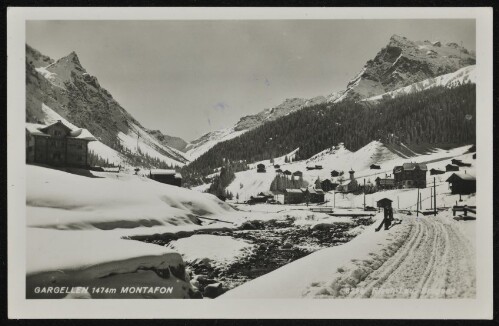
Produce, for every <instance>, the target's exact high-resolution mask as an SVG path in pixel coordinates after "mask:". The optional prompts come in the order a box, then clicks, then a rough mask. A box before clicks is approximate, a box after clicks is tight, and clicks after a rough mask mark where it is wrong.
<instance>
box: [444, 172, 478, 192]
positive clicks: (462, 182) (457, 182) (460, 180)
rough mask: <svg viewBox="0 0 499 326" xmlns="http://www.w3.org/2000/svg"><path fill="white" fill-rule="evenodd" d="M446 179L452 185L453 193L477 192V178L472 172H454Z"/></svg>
mask: <svg viewBox="0 0 499 326" xmlns="http://www.w3.org/2000/svg"><path fill="white" fill-rule="evenodd" d="M446 181H447V182H448V183H449V185H450V188H451V192H452V194H461V195H467V194H472V193H475V192H476V178H475V176H473V175H471V174H466V173H452V175H451V176H450V177H449V178H448V179H447V180H446Z"/></svg>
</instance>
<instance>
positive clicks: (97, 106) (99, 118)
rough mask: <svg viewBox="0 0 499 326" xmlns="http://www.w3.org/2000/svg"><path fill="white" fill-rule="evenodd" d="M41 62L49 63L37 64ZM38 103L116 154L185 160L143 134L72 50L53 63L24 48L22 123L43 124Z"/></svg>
mask: <svg viewBox="0 0 499 326" xmlns="http://www.w3.org/2000/svg"><path fill="white" fill-rule="evenodd" d="M47 58H48V57H47ZM45 62H52V63H50V64H49V65H47V66H40V65H41V64H42V63H45ZM37 66H38V67H37ZM43 104H45V105H46V106H48V107H50V108H51V109H52V110H54V111H55V112H56V113H58V114H59V115H60V116H62V117H63V118H64V119H66V120H68V121H70V122H71V123H73V124H75V125H77V126H79V127H82V128H86V129H88V130H89V131H90V132H91V133H92V134H93V135H94V136H95V137H96V138H97V139H98V140H100V141H101V142H102V143H104V144H105V145H107V146H109V147H110V148H112V149H114V150H117V151H118V152H122V153H125V152H126V153H127V155H131V156H136V157H137V158H139V157H140V156H141V155H142V154H147V155H149V156H150V157H151V158H154V159H158V160H160V161H163V162H165V163H168V164H175V165H179V164H184V163H186V162H187V159H186V158H185V157H184V156H183V155H182V154H181V153H180V152H179V151H177V150H175V149H172V148H170V147H169V146H167V145H164V144H161V141H159V140H158V139H156V138H154V137H153V136H151V135H150V134H149V133H147V131H146V130H145V128H144V127H142V125H141V124H140V123H139V122H138V121H137V120H135V119H134V118H133V117H132V116H131V115H130V114H129V113H128V112H127V111H126V110H125V109H124V108H123V107H121V105H120V104H119V103H118V102H117V101H116V100H115V99H114V98H113V97H112V95H111V94H110V93H109V92H108V91H107V90H106V89H104V88H103V87H101V86H100V84H99V82H98V80H97V78H96V77H94V76H91V75H90V74H89V73H87V71H86V70H85V68H83V66H82V65H81V63H80V60H79V58H78V56H77V54H76V53H75V52H72V53H70V54H69V55H67V56H66V57H63V58H61V59H59V60H57V61H55V62H53V60H51V59H50V58H48V59H46V58H45V59H43V56H41V55H40V53H39V52H38V51H36V50H34V49H32V48H31V47H29V46H27V47H26V113H27V114H26V120H27V122H42V123H43V122H44V120H45V115H44V112H43V110H42V106H43ZM137 138H138V139H139V140H137ZM134 139H135V141H133V140H134ZM137 144H138V145H137Z"/></svg>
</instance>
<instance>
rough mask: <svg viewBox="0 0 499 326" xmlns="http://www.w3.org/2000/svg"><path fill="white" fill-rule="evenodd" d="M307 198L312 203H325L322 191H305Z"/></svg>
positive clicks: (310, 189)
mask: <svg viewBox="0 0 499 326" xmlns="http://www.w3.org/2000/svg"><path fill="white" fill-rule="evenodd" d="M305 196H306V197H308V200H309V201H310V202H311V203H323V202H324V191H322V190H321V189H313V188H309V189H307V190H306V191H305Z"/></svg>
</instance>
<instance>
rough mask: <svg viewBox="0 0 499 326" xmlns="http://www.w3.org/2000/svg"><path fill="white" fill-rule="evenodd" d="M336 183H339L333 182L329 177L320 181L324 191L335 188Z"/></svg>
mask: <svg viewBox="0 0 499 326" xmlns="http://www.w3.org/2000/svg"><path fill="white" fill-rule="evenodd" d="M338 185H339V183H337V182H333V181H332V180H330V179H326V180H323V181H322V182H321V188H322V190H324V191H326V192H328V191H332V190H335V189H336V187H338Z"/></svg>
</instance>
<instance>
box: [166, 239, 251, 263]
mask: <svg viewBox="0 0 499 326" xmlns="http://www.w3.org/2000/svg"><path fill="white" fill-rule="evenodd" d="M253 247H254V245H253V244H250V243H248V242H247V241H244V240H240V239H234V238H232V237H230V236H217V235H211V234H196V235H193V236H190V237H188V238H183V239H179V240H174V241H171V242H170V243H169V244H168V246H167V248H168V249H171V250H174V251H176V252H178V253H180V254H181V255H182V257H183V259H184V261H186V262H194V261H209V262H210V265H211V266H212V267H216V266H222V265H225V264H227V263H230V262H231V261H235V260H236V259H237V258H240V257H241V256H243V255H247V254H248V253H249V252H250V251H251V250H252V248H253Z"/></svg>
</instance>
